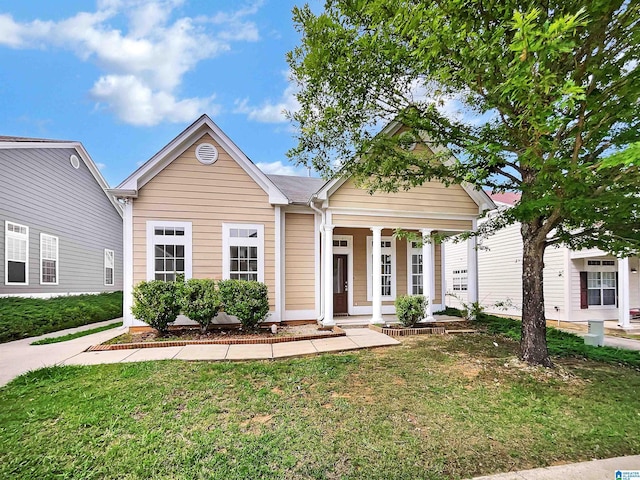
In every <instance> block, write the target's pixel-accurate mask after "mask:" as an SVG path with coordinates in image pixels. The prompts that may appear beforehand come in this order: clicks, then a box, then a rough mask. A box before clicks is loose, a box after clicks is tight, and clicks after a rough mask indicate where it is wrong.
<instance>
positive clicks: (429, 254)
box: [420, 228, 435, 322]
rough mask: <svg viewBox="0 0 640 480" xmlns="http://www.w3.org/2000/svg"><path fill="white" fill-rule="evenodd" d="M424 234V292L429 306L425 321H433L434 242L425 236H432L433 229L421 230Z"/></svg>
mask: <svg viewBox="0 0 640 480" xmlns="http://www.w3.org/2000/svg"><path fill="white" fill-rule="evenodd" d="M420 233H421V234H422V239H423V241H422V294H423V295H424V297H425V298H426V299H427V302H428V303H427V308H426V310H425V318H424V319H423V321H424V322H433V320H434V318H433V299H434V297H435V282H434V279H435V270H434V264H435V261H434V255H433V244H432V243H431V241H425V238H430V237H431V229H429V228H423V229H422V230H420Z"/></svg>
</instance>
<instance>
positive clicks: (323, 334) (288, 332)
mask: <svg viewBox="0 0 640 480" xmlns="http://www.w3.org/2000/svg"><path fill="white" fill-rule="evenodd" d="M345 335H346V334H345V332H344V330H342V329H341V328H339V327H334V328H333V329H332V330H321V329H319V328H318V326H317V325H316V324H312V325H295V326H289V325H282V326H278V329H277V331H276V333H275V334H274V333H272V332H271V329H270V328H268V327H265V328H260V329H257V330H243V329H242V328H238V327H227V328H216V329H212V330H209V331H207V332H206V333H202V332H200V329H199V328H188V327H182V328H171V329H170V330H169V333H168V334H166V335H159V334H158V333H157V332H156V331H152V332H142V333H134V334H131V333H125V334H123V335H120V336H118V337H115V338H112V339H111V340H109V341H107V342H105V343H103V344H101V345H94V346H91V347H89V348H88V350H87V351H89V352H92V351H103V350H123V349H128V348H155V347H182V346H185V345H247V344H270V343H281V342H296V341H302V340H317V339H321V338H333V337H344V336H345Z"/></svg>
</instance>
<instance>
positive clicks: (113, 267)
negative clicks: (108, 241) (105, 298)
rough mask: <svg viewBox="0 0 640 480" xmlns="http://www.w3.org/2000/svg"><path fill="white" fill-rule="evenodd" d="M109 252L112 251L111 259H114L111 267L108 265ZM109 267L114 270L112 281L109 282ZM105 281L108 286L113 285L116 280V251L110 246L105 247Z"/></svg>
mask: <svg viewBox="0 0 640 480" xmlns="http://www.w3.org/2000/svg"><path fill="white" fill-rule="evenodd" d="M107 252H111V259H112V261H113V265H111V267H109V266H107ZM107 268H111V270H113V272H112V274H111V283H107ZM102 273H103V278H102V280H103V282H104V285H105V286H106V287H113V286H114V285H115V282H116V252H114V251H113V250H111V249H109V248H105V249H104V270H103V272H102Z"/></svg>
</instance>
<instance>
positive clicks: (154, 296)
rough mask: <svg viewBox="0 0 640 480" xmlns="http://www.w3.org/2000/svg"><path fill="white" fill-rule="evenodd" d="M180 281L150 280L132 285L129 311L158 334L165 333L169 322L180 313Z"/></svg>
mask: <svg viewBox="0 0 640 480" xmlns="http://www.w3.org/2000/svg"><path fill="white" fill-rule="evenodd" d="M182 285H183V284H181V283H177V282H163V281H161V280H150V281H148V282H140V283H138V284H137V285H136V286H134V287H133V306H132V307H131V313H133V315H134V317H136V318H137V319H138V320H142V321H143V322H145V323H147V324H148V325H149V326H150V327H152V328H155V329H156V330H158V332H160V334H166V333H167V330H168V326H169V324H170V323H172V322H174V321H175V319H176V318H177V317H178V315H179V314H180V293H181V289H182Z"/></svg>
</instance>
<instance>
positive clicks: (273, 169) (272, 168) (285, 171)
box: [256, 161, 297, 175]
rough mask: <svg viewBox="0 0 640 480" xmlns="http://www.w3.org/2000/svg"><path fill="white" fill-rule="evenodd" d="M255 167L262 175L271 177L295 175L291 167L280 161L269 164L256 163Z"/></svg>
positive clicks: (294, 169) (293, 168) (294, 170)
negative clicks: (265, 174)
mask: <svg viewBox="0 0 640 480" xmlns="http://www.w3.org/2000/svg"><path fill="white" fill-rule="evenodd" d="M256 166H257V167H258V168H259V169H260V170H262V171H263V172H264V173H267V174H271V175H297V173H296V168H295V167H294V166H293V165H285V164H283V163H282V162H281V161H278V162H271V163H264V162H260V163H256Z"/></svg>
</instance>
